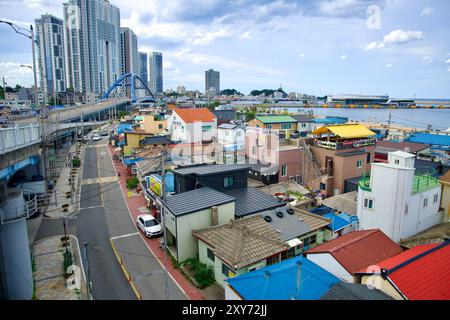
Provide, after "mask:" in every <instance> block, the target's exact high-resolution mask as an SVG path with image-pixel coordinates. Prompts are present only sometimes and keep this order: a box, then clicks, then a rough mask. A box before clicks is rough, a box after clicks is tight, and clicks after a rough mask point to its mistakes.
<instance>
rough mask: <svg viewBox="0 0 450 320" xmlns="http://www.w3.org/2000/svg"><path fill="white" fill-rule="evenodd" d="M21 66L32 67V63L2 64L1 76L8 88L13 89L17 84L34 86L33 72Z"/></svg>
mask: <svg viewBox="0 0 450 320" xmlns="http://www.w3.org/2000/svg"><path fill="white" fill-rule="evenodd" d="M20 65H31V62H29V63H19V62H0V74H1V75H2V76H4V77H5V81H6V83H7V84H8V86H11V87H13V86H15V85H16V84H20V85H25V86H31V85H32V84H34V83H33V81H32V80H33V77H32V74H33V71H32V70H31V69H30V68H25V67H21V66H20Z"/></svg>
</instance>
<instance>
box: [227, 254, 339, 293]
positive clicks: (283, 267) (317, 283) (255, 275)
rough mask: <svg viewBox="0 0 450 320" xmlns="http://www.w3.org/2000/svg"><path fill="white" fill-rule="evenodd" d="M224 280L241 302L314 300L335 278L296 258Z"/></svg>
mask: <svg viewBox="0 0 450 320" xmlns="http://www.w3.org/2000/svg"><path fill="white" fill-rule="evenodd" d="M299 262H300V263H301V264H299ZM299 271H300V272H299ZM299 274H300V281H298V276H299ZM226 281H227V282H228V283H229V284H230V286H231V287H233V289H234V290H235V291H236V292H237V293H238V294H239V295H240V296H241V297H242V298H243V299H245V300H318V299H320V298H321V297H322V296H323V295H324V294H325V293H326V292H327V291H328V290H329V289H330V288H331V287H332V286H333V285H334V284H336V283H338V282H339V279H338V278H337V277H335V276H334V275H332V274H331V273H329V272H328V271H326V270H324V269H322V268H321V267H319V266H318V265H317V264H315V263H314V262H312V261H310V260H308V259H307V258H305V257H303V256H300V257H295V258H292V259H288V260H284V261H282V262H280V263H277V264H274V265H271V266H269V267H265V268H262V269H259V270H256V271H252V272H249V273H245V274H243V275H240V276H237V277H234V278H230V279H228V280H226ZM298 283H299V284H300V285H299V286H298Z"/></svg>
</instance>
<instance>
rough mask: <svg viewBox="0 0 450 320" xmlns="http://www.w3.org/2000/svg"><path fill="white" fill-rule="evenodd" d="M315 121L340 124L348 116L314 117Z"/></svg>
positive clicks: (345, 121) (345, 120)
mask: <svg viewBox="0 0 450 320" xmlns="http://www.w3.org/2000/svg"><path fill="white" fill-rule="evenodd" d="M313 121H314V122H315V123H323V124H334V123H338V124H342V123H347V122H348V118H340V117H326V118H316V119H314V120H313Z"/></svg>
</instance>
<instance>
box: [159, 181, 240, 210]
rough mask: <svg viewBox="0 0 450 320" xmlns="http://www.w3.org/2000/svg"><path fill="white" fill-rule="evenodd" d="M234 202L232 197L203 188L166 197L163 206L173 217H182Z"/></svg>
mask: <svg viewBox="0 0 450 320" xmlns="http://www.w3.org/2000/svg"><path fill="white" fill-rule="evenodd" d="M235 200H236V199H235V198H233V197H232V196H229V195H227V194H224V193H222V192H219V191H216V190H214V189H211V188H209V187H204V188H200V189H195V190H191V191H187V192H183V193H179V194H176V195H173V196H168V197H167V198H166V203H165V205H166V207H167V208H168V209H169V210H170V212H172V213H173V215H175V216H182V215H185V214H188V213H193V212H197V211H200V210H204V209H207V208H211V207H213V206H219V205H221V204H225V203H229V202H232V201H235Z"/></svg>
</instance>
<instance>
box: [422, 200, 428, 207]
mask: <svg viewBox="0 0 450 320" xmlns="http://www.w3.org/2000/svg"><path fill="white" fill-rule="evenodd" d="M427 205H428V198H425V199H423V207H424V208H425V207H426V206H427Z"/></svg>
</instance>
